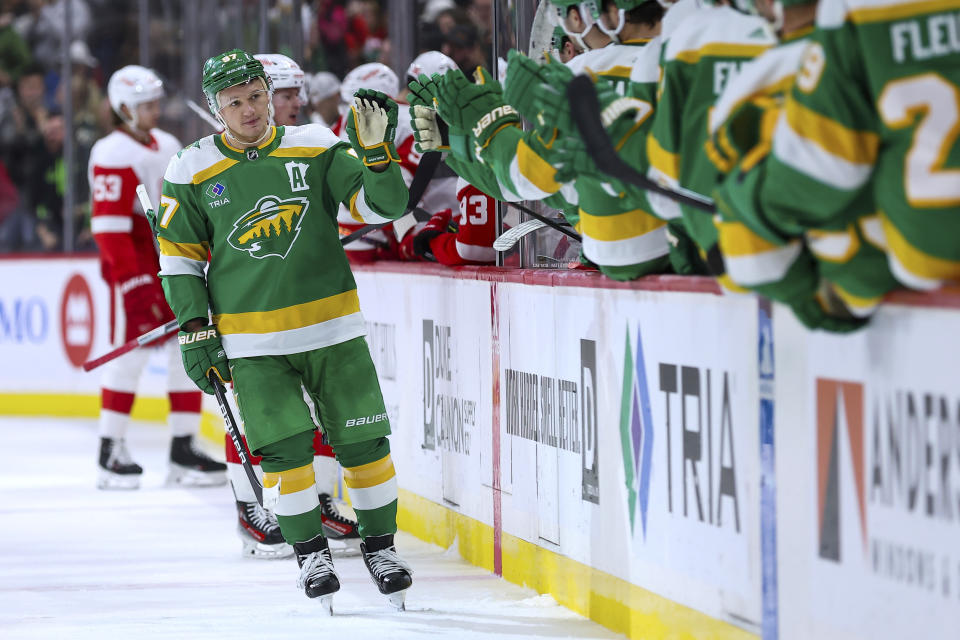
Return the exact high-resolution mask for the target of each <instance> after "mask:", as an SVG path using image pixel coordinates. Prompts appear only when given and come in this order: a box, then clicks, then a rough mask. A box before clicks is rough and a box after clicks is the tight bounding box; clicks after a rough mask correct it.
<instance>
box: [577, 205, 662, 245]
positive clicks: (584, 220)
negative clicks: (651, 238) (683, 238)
mask: <svg viewBox="0 0 960 640" xmlns="http://www.w3.org/2000/svg"><path fill="white" fill-rule="evenodd" d="M666 224H667V223H666V222H664V221H663V220H660V219H658V218H655V217H653V216H652V215H650V214H649V213H647V212H646V211H644V210H643V209H634V210H633V211H626V212H624V213H617V214H614V215H611V216H597V215H593V214H590V213H587V212H586V211H584V210H583V209H580V226H581V227H582V228H583V234H584V235H586V236H589V237H591V238H593V239H594V240H600V241H605V242H615V241H617V240H626V239H628V238H636V237H637V236H642V235H644V234H647V233H650V232H651V231H656V230H657V229H659V228H661V227H663V226H665V225H666Z"/></svg>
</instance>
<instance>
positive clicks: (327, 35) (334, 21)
mask: <svg viewBox="0 0 960 640" xmlns="http://www.w3.org/2000/svg"><path fill="white" fill-rule="evenodd" d="M347 22H348V21H347V10H346V7H345V6H344V3H343V2H342V1H338V0H319V2H318V4H317V32H318V36H319V41H320V42H319V48H320V49H321V50H322V51H323V57H324V60H325V62H326V66H327V69H328V70H330V71H332V72H333V73H335V74H336V75H338V76H343V75H344V74H345V73H346V72H347V69H348V68H349V66H350V65H349V61H348V59H347V51H346V47H345V45H344V38H345V36H346V33H347Z"/></svg>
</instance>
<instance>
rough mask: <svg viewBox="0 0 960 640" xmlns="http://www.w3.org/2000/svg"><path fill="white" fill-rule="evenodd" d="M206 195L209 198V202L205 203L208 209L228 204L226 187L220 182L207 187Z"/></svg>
mask: <svg viewBox="0 0 960 640" xmlns="http://www.w3.org/2000/svg"><path fill="white" fill-rule="evenodd" d="M206 194H207V197H208V198H210V202H208V203H207V205H208V206H210V207H214V208H215V207H222V206H223V205H225V204H230V198H228V197H227V187H226V186H225V185H223V184H220V182H215V183H213V184H211V185H208V186H207V190H206Z"/></svg>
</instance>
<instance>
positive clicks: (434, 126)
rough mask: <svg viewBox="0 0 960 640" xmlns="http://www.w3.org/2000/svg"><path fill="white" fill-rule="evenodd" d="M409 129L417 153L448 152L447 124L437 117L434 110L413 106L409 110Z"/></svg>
mask: <svg viewBox="0 0 960 640" xmlns="http://www.w3.org/2000/svg"><path fill="white" fill-rule="evenodd" d="M410 128H411V129H413V139H414V140H415V141H416V143H415V144H414V148H415V149H416V151H417V153H426V152H427V151H449V150H450V137H449V129H448V127H447V123H446V122H444V121H443V120H442V119H441V118H440V117H439V116H437V111H436V109H432V108H430V107H422V106H420V105H414V106H413V107H411V108H410Z"/></svg>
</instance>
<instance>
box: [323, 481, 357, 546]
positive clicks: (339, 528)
mask: <svg viewBox="0 0 960 640" xmlns="http://www.w3.org/2000/svg"><path fill="white" fill-rule="evenodd" d="M320 519H321V520H322V521H323V533H324V535H325V536H326V537H327V540H328V542H329V543H330V550H331V551H333V552H336V553H337V555H353V554H357V553H359V552H360V529H359V525H357V521H356V520H351V519H350V518H348V517H346V516H344V515H343V514H341V513H340V511H339V510H338V509H337V505H336V503H335V502H334V501H333V498H332V497H331V496H330V494H329V493H321V494H320Z"/></svg>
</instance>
